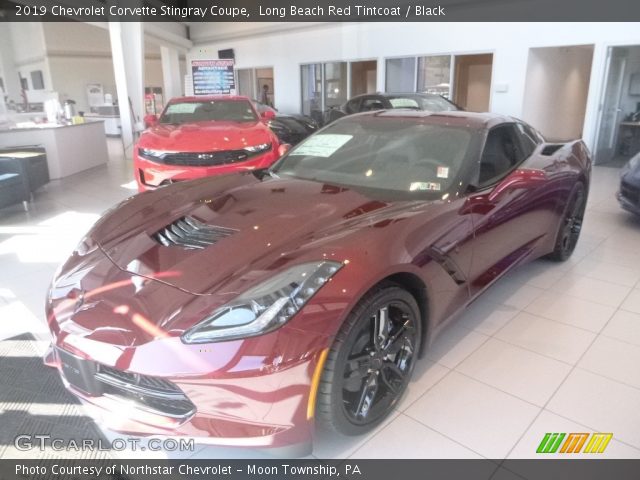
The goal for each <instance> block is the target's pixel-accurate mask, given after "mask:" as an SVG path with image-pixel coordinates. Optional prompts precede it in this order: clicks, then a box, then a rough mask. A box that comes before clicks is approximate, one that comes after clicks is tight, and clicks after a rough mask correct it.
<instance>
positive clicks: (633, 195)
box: [620, 182, 640, 205]
mask: <svg viewBox="0 0 640 480" xmlns="http://www.w3.org/2000/svg"><path fill="white" fill-rule="evenodd" d="M620 194H621V195H622V196H623V197H624V198H626V199H627V200H628V201H630V202H631V203H634V204H636V205H640V188H638V187H634V186H633V185H630V184H628V183H626V182H622V184H621V185H620Z"/></svg>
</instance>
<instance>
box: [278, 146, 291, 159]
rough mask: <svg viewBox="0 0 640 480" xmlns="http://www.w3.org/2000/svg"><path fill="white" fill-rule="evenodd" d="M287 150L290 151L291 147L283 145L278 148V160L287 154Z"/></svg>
mask: <svg viewBox="0 0 640 480" xmlns="http://www.w3.org/2000/svg"><path fill="white" fill-rule="evenodd" d="M289 150H291V145H289V144H288V143H283V144H281V145H280V146H279V147H278V158H280V157H281V156H283V155H284V154H285V153H287V152H288V151H289Z"/></svg>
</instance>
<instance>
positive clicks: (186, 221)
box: [151, 217, 236, 249]
mask: <svg viewBox="0 0 640 480" xmlns="http://www.w3.org/2000/svg"><path fill="white" fill-rule="evenodd" d="M235 232H236V230H233V229H231V228H224V227H217V226H215V225H207V224H206V223H202V222H200V221H199V220H196V219H195V218H193V217H182V218H179V219H178V220H176V221H175V222H173V223H170V224H169V225H167V226H166V227H164V228H163V229H162V230H159V231H158V232H156V233H154V234H153V235H151V237H152V238H153V239H154V240H155V241H156V242H158V243H159V244H161V245H164V246H165V247H182V248H188V249H196V248H197V249H202V248H206V247H208V246H209V245H213V244H214V243H216V242H218V241H219V240H222V239H223V238H226V237H228V236H230V235H232V234H233V233H235Z"/></svg>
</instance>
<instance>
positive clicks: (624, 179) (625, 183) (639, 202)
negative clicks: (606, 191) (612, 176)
mask: <svg viewBox="0 0 640 480" xmlns="http://www.w3.org/2000/svg"><path fill="white" fill-rule="evenodd" d="M618 201H619V202H620V205H621V206H622V208H624V209H625V210H628V211H630V212H632V213H635V214H636V215H640V153H638V154H637V155H636V156H635V157H633V158H632V159H631V160H629V162H628V163H627V164H626V165H625V166H624V167H623V168H622V172H621V173H620V190H619V191H618Z"/></svg>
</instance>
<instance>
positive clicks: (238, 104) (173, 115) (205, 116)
mask: <svg viewBox="0 0 640 480" xmlns="http://www.w3.org/2000/svg"><path fill="white" fill-rule="evenodd" d="M256 120H258V118H257V117H256V114H255V113H254V111H253V109H252V108H251V104H250V103H249V102H248V101H247V100H207V101H193V102H176V103H170V104H169V105H168V106H167V108H166V109H165V111H164V112H162V116H161V117H160V123H171V124H174V125H179V124H182V123H193V122H211V121H214V122H215V121H218V122H225V121H226V122H255V121H256Z"/></svg>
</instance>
